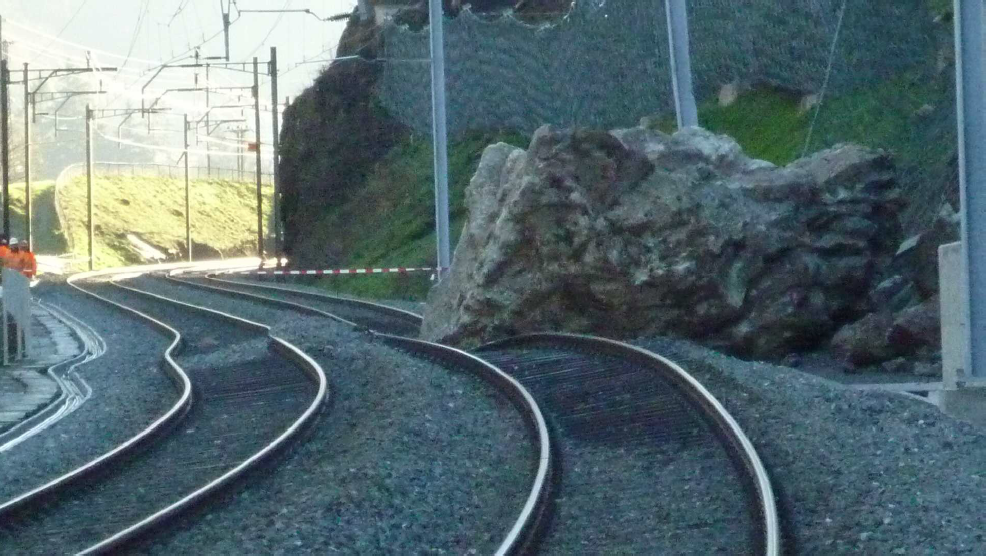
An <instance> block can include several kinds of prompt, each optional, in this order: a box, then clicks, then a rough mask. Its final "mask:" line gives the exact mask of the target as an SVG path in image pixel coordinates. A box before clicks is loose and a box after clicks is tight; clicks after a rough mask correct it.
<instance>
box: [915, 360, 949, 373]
mask: <svg viewBox="0 0 987 556" xmlns="http://www.w3.org/2000/svg"><path fill="white" fill-rule="evenodd" d="M912 374H913V375H916V376H942V365H937V364H935V363H921V362H920V363H915V364H914V365H912Z"/></svg>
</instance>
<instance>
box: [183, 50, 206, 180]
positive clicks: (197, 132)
mask: <svg viewBox="0 0 987 556" xmlns="http://www.w3.org/2000/svg"><path fill="white" fill-rule="evenodd" d="M209 89H210V85H209V64H206V176H207V177H210V178H211V177H212V154H210V152H209V151H210V150H211V149H210V146H209ZM195 133H196V135H195V136H196V137H198V136H199V135H198V134H199V131H198V130H196V132H195ZM186 156H187V155H186Z"/></svg>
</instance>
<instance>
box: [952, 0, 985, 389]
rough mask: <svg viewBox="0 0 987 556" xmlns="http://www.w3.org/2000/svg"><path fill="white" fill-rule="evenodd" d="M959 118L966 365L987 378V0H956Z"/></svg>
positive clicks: (979, 375)
mask: <svg viewBox="0 0 987 556" xmlns="http://www.w3.org/2000/svg"><path fill="white" fill-rule="evenodd" d="M953 13H954V14H955V15H954V17H953V21H954V23H953V27H954V33H955V41H956V47H955V50H956V123H957V127H958V129H957V131H958V134H957V139H958V143H959V145H958V147H959V149H958V150H959V169H960V239H961V242H962V250H963V260H964V262H965V264H966V272H964V282H965V283H964V284H963V287H962V291H964V292H965V295H966V299H967V303H966V304H965V306H966V307H968V310H969V314H968V319H969V320H968V322H969V326H968V327H967V330H966V331H967V334H968V336H967V341H968V348H967V350H966V353H965V359H966V360H965V361H964V369H965V370H966V371H967V372H968V373H969V375H970V376H971V377H974V378H979V379H983V378H984V366H985V361H984V359H985V353H987V352H985V346H984V328H985V315H984V309H985V307H984V303H985V293H984V279H985V273H984V232H985V230H984V214H985V206H984V196H985V191H984V188H985V185H984V184H985V174H984V162H985V161H984V152H985V146H984V131H985V129H984V117H985V110H984V87H985V84H984V79H985V77H984V70H985V68H984V58H985V52H984V38H985V35H984V1H983V0H954V3H953Z"/></svg>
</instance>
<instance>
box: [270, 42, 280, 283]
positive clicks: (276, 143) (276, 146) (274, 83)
mask: <svg viewBox="0 0 987 556" xmlns="http://www.w3.org/2000/svg"><path fill="white" fill-rule="evenodd" d="M270 69H271V124H272V126H271V131H272V135H271V161H272V163H273V165H272V166H271V169H272V172H273V173H274V206H273V210H274V256H275V257H276V258H277V260H278V264H277V267H278V268H281V255H282V252H283V246H282V245H281V199H280V198H279V196H280V195H281V183H280V181H281V176H280V175H279V174H278V168H279V167H280V166H281V158H280V157H281V141H280V139H281V137H280V131H279V130H278V49H277V47H275V46H272V47H271V67H270Z"/></svg>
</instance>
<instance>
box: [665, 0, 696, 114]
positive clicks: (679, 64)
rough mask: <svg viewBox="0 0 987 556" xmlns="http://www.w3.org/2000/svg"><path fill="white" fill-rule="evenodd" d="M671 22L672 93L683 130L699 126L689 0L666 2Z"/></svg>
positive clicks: (667, 13)
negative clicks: (691, 45)
mask: <svg viewBox="0 0 987 556" xmlns="http://www.w3.org/2000/svg"><path fill="white" fill-rule="evenodd" d="M665 17H666V18H667V20H668V55H669V58H670V63H671V71H672V94H673V96H674V98H675V118H676V120H677V121H678V125H679V129H682V128H683V127H690V126H697V125H699V116H698V114H697V112H696V97H695V96H693V94H692V64H691V63H690V62H689V16H688V14H687V12H686V9H685V0H665Z"/></svg>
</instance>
